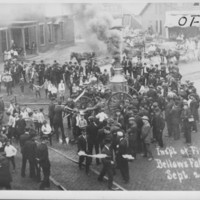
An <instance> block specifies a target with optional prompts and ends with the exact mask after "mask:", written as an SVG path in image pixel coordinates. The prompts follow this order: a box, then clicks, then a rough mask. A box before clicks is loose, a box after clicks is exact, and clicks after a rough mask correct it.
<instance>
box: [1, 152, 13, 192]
mask: <svg viewBox="0 0 200 200" xmlns="http://www.w3.org/2000/svg"><path fill="white" fill-rule="evenodd" d="M11 182H12V175H11V172H10V168H9V160H8V159H7V158H6V156H5V154H4V152H0V189H2V188H5V189H7V190H11V189H12V188H11Z"/></svg>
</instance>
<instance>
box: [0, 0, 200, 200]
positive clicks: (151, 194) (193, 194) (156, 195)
mask: <svg viewBox="0 0 200 200" xmlns="http://www.w3.org/2000/svg"><path fill="white" fill-rule="evenodd" d="M158 2H159V3H169V2H173V3H182V2H183V3H185V2H188V3H191V2H195V3H196V2H197V3H200V0H196V1H195V0H194V1H190V0H175V1H172V0H170V1H168V0H149V1H147V0H0V6H1V4H4V3H6V4H16V3H17V4H23V3H25V4H27V3H28V4H37V3H41V4H49V3H50V4H51V3H52V4H53V3H94V4H98V3H115V4H116V3H158ZM97 184H98V182H97ZM169 184H170V182H169ZM0 199H52V200H53V199H55V200H57V199H83V200H90V199H97V200H98V199H99V200H100V199H105V200H106V199H122V200H125V199H133V200H138V199H141V200H143V199H145V200H146V199H147V200H161V199H163V200H168V199H169V200H174V199H175V200H178V199H181V200H185V199H188V200H199V199H200V192H198V191H123V192H121V191H113V192H108V191H77V190H74V191H37V190H34V191H23V190H20V191H16V190H11V191H6V190H5V191H4V190H1V191H0Z"/></svg>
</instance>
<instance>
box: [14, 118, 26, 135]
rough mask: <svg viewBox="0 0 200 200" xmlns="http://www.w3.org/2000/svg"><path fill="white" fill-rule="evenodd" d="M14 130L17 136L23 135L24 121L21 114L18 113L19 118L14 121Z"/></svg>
mask: <svg viewBox="0 0 200 200" xmlns="http://www.w3.org/2000/svg"><path fill="white" fill-rule="evenodd" d="M15 127H16V132H17V136H18V137H20V135H23V134H24V133H25V128H26V122H25V119H23V118H22V115H19V119H18V120H17V121H16V125H15Z"/></svg>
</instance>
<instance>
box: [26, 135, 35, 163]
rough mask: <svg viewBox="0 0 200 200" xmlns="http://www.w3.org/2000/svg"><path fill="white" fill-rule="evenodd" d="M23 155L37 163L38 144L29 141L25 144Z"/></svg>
mask: <svg viewBox="0 0 200 200" xmlns="http://www.w3.org/2000/svg"><path fill="white" fill-rule="evenodd" d="M22 150H23V151H22V154H23V155H24V156H25V157H26V158H27V159H28V160H32V161H35V159H36V154H37V144H36V142H35V141H34V140H32V139H31V140H28V141H26V142H25V144H24V147H23V149H22Z"/></svg>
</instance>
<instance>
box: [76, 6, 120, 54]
mask: <svg viewBox="0 0 200 200" xmlns="http://www.w3.org/2000/svg"><path fill="white" fill-rule="evenodd" d="M72 10H73V12H74V14H75V22H76V26H77V30H76V31H79V32H81V34H82V35H83V36H84V39H85V40H86V42H87V43H88V44H89V45H90V47H91V48H92V50H93V51H95V52H96V53H99V54H102V53H104V54H105V53H109V54H111V55H112V56H114V57H115V56H119V53H120V50H119V46H120V32H119V31H118V30H111V27H112V25H113V21H114V19H113V17H112V15H111V14H110V13H108V12H106V11H105V10H104V9H103V7H102V6H101V5H100V4H73V5H72Z"/></svg>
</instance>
